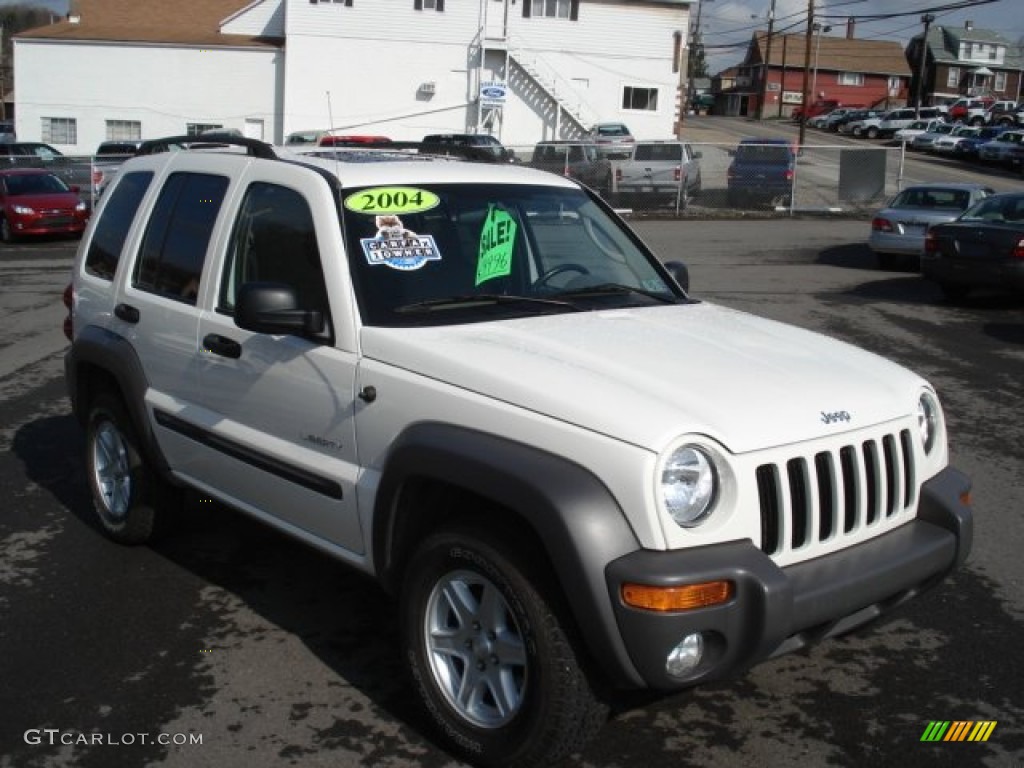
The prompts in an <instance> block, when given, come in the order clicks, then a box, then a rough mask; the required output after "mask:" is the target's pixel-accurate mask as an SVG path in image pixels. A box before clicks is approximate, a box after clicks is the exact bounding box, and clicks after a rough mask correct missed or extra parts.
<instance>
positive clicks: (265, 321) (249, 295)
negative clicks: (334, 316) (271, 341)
mask: <svg viewBox="0 0 1024 768" xmlns="http://www.w3.org/2000/svg"><path fill="white" fill-rule="evenodd" d="M235 325H237V326H238V327H239V328H244V329H245V330H247V331H254V332H255V333H272V334H279V333H280V334H292V335H298V336H311V335H314V334H317V333H323V330H324V314H323V312H319V311H316V310H309V309H299V301H298V297H297V296H296V293H295V289H294V288H292V286H290V285H286V284H284V283H263V282H254V283H246V284H245V285H243V286H242V287H241V288H239V289H238V300H237V302H236V304H235Z"/></svg>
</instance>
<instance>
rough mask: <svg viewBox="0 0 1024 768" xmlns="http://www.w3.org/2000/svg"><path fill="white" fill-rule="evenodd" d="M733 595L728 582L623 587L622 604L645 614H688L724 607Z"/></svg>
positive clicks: (733, 589) (734, 589)
mask: <svg viewBox="0 0 1024 768" xmlns="http://www.w3.org/2000/svg"><path fill="white" fill-rule="evenodd" d="M735 591H736V588H735V585H734V584H733V583H732V582H731V581H708V582H704V583H703V584H687V585H686V586H682V587H652V586H648V585H646V584H623V585H622V600H623V602H625V603H626V605H629V606H631V607H633V608H642V609H644V610H645V611H689V610H693V609H694V608H707V607H709V606H712V605H718V604H720V603H724V602H726V601H727V600H730V599H732V596H733V594H734V593H735Z"/></svg>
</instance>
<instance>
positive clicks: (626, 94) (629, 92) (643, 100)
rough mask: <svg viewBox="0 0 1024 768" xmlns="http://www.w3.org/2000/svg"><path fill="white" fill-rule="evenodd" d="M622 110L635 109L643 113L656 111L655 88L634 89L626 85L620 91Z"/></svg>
mask: <svg viewBox="0 0 1024 768" xmlns="http://www.w3.org/2000/svg"><path fill="white" fill-rule="evenodd" d="M622 108H623V109H636V110H641V111H644V112H657V111H658V89H657V88H634V87H633V86H631V85H627V86H626V87H625V88H623V89H622Z"/></svg>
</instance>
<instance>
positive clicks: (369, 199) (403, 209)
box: [345, 187, 441, 272]
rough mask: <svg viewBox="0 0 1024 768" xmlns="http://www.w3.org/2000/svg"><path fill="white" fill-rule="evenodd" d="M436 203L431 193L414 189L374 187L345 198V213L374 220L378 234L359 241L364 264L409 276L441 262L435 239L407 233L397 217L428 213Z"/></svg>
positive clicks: (410, 232) (436, 197)
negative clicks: (360, 214)
mask: <svg viewBox="0 0 1024 768" xmlns="http://www.w3.org/2000/svg"><path fill="white" fill-rule="evenodd" d="M439 202H440V200H439V198H438V196H437V195H435V194H434V193H433V192H428V191H427V190H425V189H416V188H414V187H375V188H373V189H364V190H362V191H361V192H356V193H355V194H353V195H349V196H348V197H347V198H345V207H346V208H347V209H348V210H350V211H353V212H355V213H362V214H365V215H367V216H373V217H374V224H375V225H376V227H377V234H376V235H374V236H373V237H363V238H360V239H359V244H360V245H361V246H362V248H363V254H364V255H365V256H366V262H367V263H368V264H370V265H371V266H372V265H375V264H384V265H386V266H388V267H391V269H398V270H401V271H403V272H410V271H412V270H416V269H420V268H421V267H423V265H424V264H426V263H427V262H428V261H440V260H441V252H440V251H439V250H438V249H437V243H436V242H434V236H433V235H420V234H417V233H416V232H413V231H412V230H411V229H407V228H406V226H405V224H403V223H402V219H401V218H400V217H399V215H398V214H400V213H403V214H404V213H420V212H421V211H427V210H430V209H431V208H434V207H435V206H437V205H438V203H439Z"/></svg>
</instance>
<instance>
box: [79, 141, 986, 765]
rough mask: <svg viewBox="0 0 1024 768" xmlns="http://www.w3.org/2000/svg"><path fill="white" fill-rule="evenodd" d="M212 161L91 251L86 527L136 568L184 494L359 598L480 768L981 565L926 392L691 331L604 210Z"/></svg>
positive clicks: (115, 215) (377, 164) (569, 736)
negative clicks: (246, 523) (376, 605)
mask: <svg viewBox="0 0 1024 768" xmlns="http://www.w3.org/2000/svg"><path fill="white" fill-rule="evenodd" d="M192 140H193V139H190V138H188V137H184V138H179V139H169V140H164V141H163V143H162V145H163V146H167V145H168V144H170V143H172V142H173V141H182V142H183V143H187V142H188V141H192ZM224 141H225V142H226V143H228V144H232V145H237V146H235V147H228V148H226V149H222V150H218V149H205V150H199V151H182V152H172V153H150V149H149V148H147V146H143V148H142V149H141V150H140V153H141V154H140V156H139V157H136V158H133V159H131V160H129V161H128V162H126V163H125V164H124V166H123V167H122V169H121V172H120V173H119V174H118V177H117V179H116V181H115V182H114V183H113V185H112V187H111V188H110V190H109V191H108V194H106V195H104V197H103V200H102V202H101V204H100V206H99V209H98V210H97V212H96V214H95V216H94V217H93V220H92V222H91V224H90V228H89V230H88V231H87V233H86V235H85V237H84V238H83V240H82V243H81V246H80V250H79V252H78V256H77V260H76V262H75V266H74V274H73V283H72V292H71V293H72V295H71V297H70V298H69V303H70V304H71V307H72V312H71V317H70V321H71V322H70V328H69V329H68V330H69V333H70V335H71V337H72V339H73V340H72V343H71V346H70V349H69V351H68V354H67V358H66V375H67V384H68V388H69V392H70V395H71V402H72V405H73V409H74V413H75V414H76V415H77V417H78V419H79V420H80V422H81V424H82V426H83V428H84V430H85V434H86V456H85V459H86V465H87V469H88V473H87V474H88V478H89V482H90V484H91V487H92V494H93V497H94V500H95V507H96V512H97V517H98V521H99V523H100V525H101V526H102V527H103V529H104V530H105V531H106V533H107V534H108V535H109V536H110V537H112V538H113V539H115V540H117V541H121V542H125V543H138V542H144V541H147V540H148V539H150V538H151V537H152V536H153V535H154V533H156V532H157V531H158V529H159V527H160V526H161V525H162V523H163V522H164V521H165V520H166V519H167V516H173V514H174V511H175V510H174V505H173V504H172V503H171V502H172V501H174V500H175V498H176V496H177V494H176V493H175V490H176V489H180V488H184V487H187V488H193V489H198V490H199V491H201V492H202V493H204V494H208V495H210V496H212V497H215V498H216V499H218V500H220V501H221V502H223V503H225V504H228V505H231V506H232V507H235V508H237V509H239V510H242V511H243V512H246V513H248V514H250V515H253V516H254V517H256V518H258V519H260V520H262V521H264V522H265V523H268V524H270V525H272V526H275V527H276V528H278V529H280V530H281V531H283V532H284V533H286V534H287V535H289V536H293V537H296V538H298V539H301V540H302V541H305V542H307V543H309V544H310V545H312V546H314V547H317V548H318V549H320V550H323V551H325V552H328V553H331V554H332V555H334V556H336V557H337V558H338V559H340V560H342V561H344V562H346V563H348V564H349V565H351V566H352V567H354V568H355V569H358V570H359V571H362V572H365V573H367V574H369V575H371V576H372V577H373V578H375V579H376V581H377V582H378V583H379V584H380V586H381V588H382V589H383V590H385V591H387V592H388V593H390V594H392V595H394V596H395V598H396V602H397V609H398V611H399V613H400V616H401V626H402V636H403V640H402V642H403V644H404V657H405V660H406V663H407V666H408V668H409V672H410V681H411V683H410V685H411V686H412V687H413V688H414V689H415V690H416V692H417V694H418V696H419V698H420V700H421V702H422V704H423V708H424V711H425V712H426V713H427V716H428V719H429V720H430V721H432V722H433V724H434V725H435V726H436V728H437V731H438V734H439V736H440V738H441V739H442V740H443V743H445V744H446V745H447V746H448V747H449V748H450V749H451V750H452V751H453V752H455V753H457V754H458V755H460V756H461V757H463V758H464V759H467V760H470V761H471V762H474V763H476V764H478V765H486V766H510V767H511V766H530V765H544V764H547V763H550V762H552V761H554V760H557V759H558V758H560V757H562V756H564V755H567V754H569V753H571V752H573V751H575V750H577V749H578V748H579V747H580V746H581V745H582V744H583V742H584V741H585V740H586V739H587V738H588V737H590V736H591V735H592V734H593V733H594V732H595V731H596V730H597V729H598V728H600V726H601V724H602V722H603V719H604V717H605V715H606V713H607V712H608V705H609V703H610V702H611V701H613V700H614V699H615V697H616V696H617V695H618V694H620V693H621V692H623V691H627V690H630V689H633V690H636V689H648V690H659V691H674V690H679V689H682V688H685V687H687V686H691V685H694V684H696V683H700V682H703V681H707V680H712V679H716V678H720V677H722V676H724V675H727V674H730V673H735V672H739V671H742V670H745V669H746V668H748V667H749V666H751V665H752V664H754V663H756V662H758V661H761V660H764V659H767V658H769V657H771V656H774V655H777V654H780V653H783V652H786V651H790V650H793V649H796V648H800V647H803V646H806V645H807V644H809V643H812V642H816V641H818V640H821V639H823V638H826V637H829V636H832V635H835V634H837V633H841V632H846V631H848V630H850V629H852V628H854V627H857V626H859V625H860V624H863V623H865V622H867V621H869V620H870V619H873V618H875V617H876V616H878V615H879V614H880V613H881V612H883V611H884V610H887V609H889V608H892V607H893V606H895V605H897V604H899V603H900V602H902V601H903V600H904V599H906V598H908V597H911V596H914V595H916V594H918V593H919V592H920V591H921V590H922V589H923V588H925V587H928V586H930V585H933V584H935V583H937V582H938V581H940V580H941V579H942V578H943V577H944V576H945V575H946V574H947V573H949V572H950V571H951V570H952V569H953V568H955V567H956V566H957V565H958V564H960V563H961V562H962V561H963V560H964V558H965V557H966V556H967V553H968V550H969V548H970V543H971V531H972V522H971V520H972V517H971V512H970V509H969V507H968V506H966V504H967V495H968V491H969V482H968V480H967V478H966V477H965V476H964V475H962V474H961V473H959V472H958V471H956V470H954V469H952V468H950V467H948V466H947V440H946V424H945V421H944V418H943V413H942V410H941V408H940V406H939V400H938V397H937V396H936V393H935V391H934V390H933V389H932V387H930V386H929V385H928V383H927V382H926V381H924V380H923V379H921V378H920V377H919V376H917V375H915V374H913V373H911V372H909V371H907V370H905V369H903V368H901V367H899V366H898V365H895V364H893V363H891V362H888V361H886V360H884V359H881V358H879V357H877V356H875V355H873V354H870V353H868V352H864V351H861V350H859V349H856V348H854V347H851V346H849V345H846V344H843V343H840V342H838V341H835V340H833V339H829V338H826V337H824V336H819V335H816V334H814V333H810V332H808V331H804V330H800V329H797V328H793V327H788V326H785V325H782V324H779V323H775V322H770V321H768V320H763V319H760V318H757V317H753V316H750V315H746V314H742V313H739V312H736V311H732V310H728V309H723V308H721V307H717V306H714V305H713V304H709V303H706V302H703V301H699V300H696V299H694V298H691V297H689V296H688V295H687V293H686V292H685V289H684V287H683V286H684V285H685V282H686V281H685V279H684V277H685V270H684V268H683V267H682V266H681V265H677V264H674V265H671V266H669V267H666V265H663V264H662V263H660V262H659V261H658V260H657V259H656V258H655V257H654V256H653V255H652V254H651V252H650V251H649V250H648V249H647V247H646V246H645V245H644V243H643V242H641V240H640V239H639V238H638V237H637V236H636V235H635V234H634V233H633V232H632V231H631V230H630V229H629V228H628V227H627V226H626V225H625V224H624V223H623V222H622V221H621V220H620V219H619V218H618V217H616V215H615V214H614V213H613V212H612V210H611V209H610V208H608V206H607V205H606V204H605V203H603V202H602V201H601V200H600V198H598V197H597V196H596V195H595V194H594V193H592V192H591V191H590V190H588V189H586V188H584V187H582V186H580V185H579V184H577V183H575V182H573V181H572V180H569V179H566V178H563V177H560V176H557V175H554V174H549V173H545V172H542V171H538V170H535V169H530V168H524V167H516V166H511V165H501V166H495V165H487V164H472V163H466V162H459V161H452V160H444V159H437V160H434V161H430V160H427V161H422V160H423V158H422V157H421V156H419V155H415V154H410V153H408V152H403V153H391V154H389V153H387V152H381V151H378V152H376V153H374V152H368V151H365V150H358V151H354V152H352V153H351V154H346V152H345V151H343V150H339V151H337V152H335V153H334V155H333V157H331V158H316V157H302V156H299V155H291V154H289V153H287V152H286V151H284V150H274V149H273V148H271V147H269V146H268V145H265V144H262V143H261V142H257V141H254V140H251V139H242V138H227V137H226V138H225V139H224ZM239 147H240V148H242V149H244V150H245V152H244V153H242V152H239V151H238V148H239ZM369 159H372V160H373V162H359V160H369ZM417 160H421V161H419V162H417Z"/></svg>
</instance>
